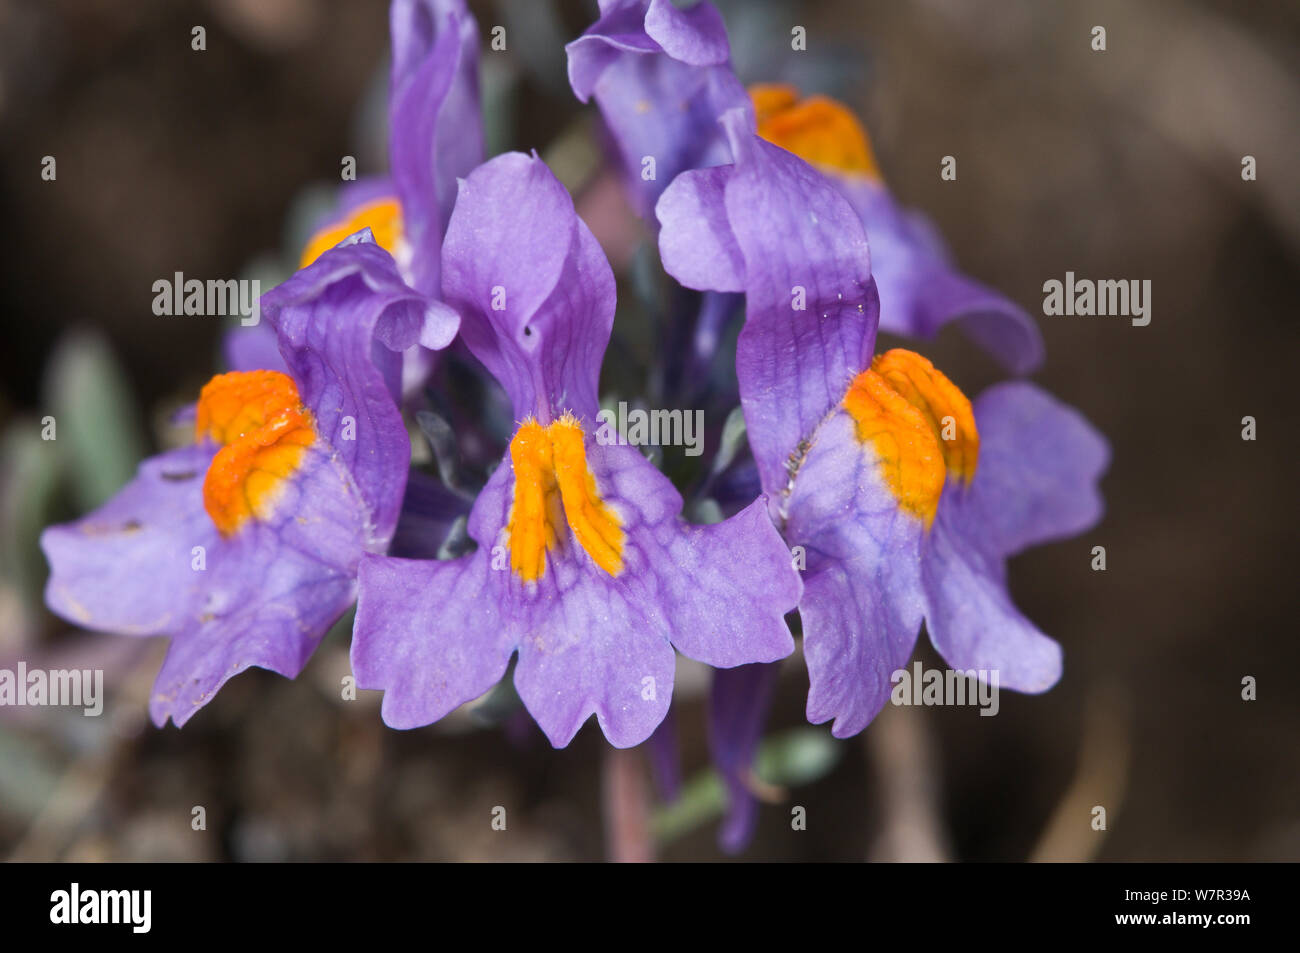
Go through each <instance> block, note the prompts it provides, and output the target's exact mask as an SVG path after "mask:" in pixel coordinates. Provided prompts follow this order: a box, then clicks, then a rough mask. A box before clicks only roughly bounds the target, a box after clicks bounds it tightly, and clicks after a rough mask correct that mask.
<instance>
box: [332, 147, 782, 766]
mask: <svg viewBox="0 0 1300 953" xmlns="http://www.w3.org/2000/svg"><path fill="white" fill-rule="evenodd" d="M443 254H444V272H443V293H444V296H445V299H446V300H447V302H448V303H449V304H451V305H452V306H453V307H454V308H456V309H457V310H458V311H459V312H460V313H461V315H462V317H463V322H464V323H463V325H462V329H461V330H462V335H463V337H464V340H465V342H466V344H467V345H468V347H469V348H470V350H471V351H472V352H473V353H474V355H475V356H476V357H477V358H478V359H479V360H480V361H482V363H483V364H484V366H485V367H487V369H488V370H489V371H490V372H491V373H492V374H493V375H494V376H495V377H496V378H497V379H498V380H499V381H500V382H501V384H502V386H503V387H504V388H505V390H506V392H507V393H508V394H509V396H510V399H511V402H512V404H513V407H514V413H515V416H516V420H517V426H516V430H515V432H514V435H513V437H512V439H511V441H510V446H509V450H508V452H507V454H506V457H505V459H504V460H503V462H502V465H501V466H499V467H498V468H497V469H496V470H495V472H494V473H493V474H492V476H491V478H490V479H489V481H488V483H487V485H486V487H485V488H484V489H483V491H482V492H481V493H480V494H479V496H478V499H477V500H476V501H475V504H474V507H473V510H472V512H471V514H470V518H469V534H470V536H471V537H472V538H473V539H474V541H475V542H476V543H477V544H478V549H477V550H476V551H475V552H473V553H472V554H469V555H466V556H463V557H461V558H459V559H453V560H445V561H436V560H410V559H394V558H386V557H382V556H368V557H366V558H365V559H363V560H362V564H361V592H360V597H359V601H358V607H357V618H356V626H355V629H354V635H353V643H352V664H353V670H354V671H355V673H356V675H357V683H358V685H359V686H360V687H362V688H377V689H383V690H384V692H385V696H384V701H383V709H382V712H383V718H384V721H385V722H386V723H387V724H389V725H390V726H392V727H395V728H411V727H415V726H419V725H425V724H428V723H430V722H433V721H436V720H437V719H439V718H441V717H443V716H444V715H446V714H447V713H448V712H450V711H451V710H452V709H454V708H456V707H457V706H459V705H461V704H463V703H465V702H467V701H470V700H472V699H474V698H477V697H478V696H480V695H482V694H483V693H485V692H486V691H487V690H488V689H489V688H491V687H492V686H493V685H494V684H495V683H496V682H497V681H499V680H500V679H501V677H502V676H503V675H504V674H505V672H506V670H507V666H508V665H509V663H510V660H511V657H512V656H514V655H516V653H517V655H518V661H517V664H516V666H515V669H514V685H515V688H516V689H517V691H518V693H519V696H520V698H521V699H522V701H523V703H524V705H525V706H526V707H527V709H528V711H529V712H530V713H531V714H532V716H533V718H534V719H535V720H536V721H537V723H538V725H539V726H540V727H541V729H542V731H543V732H544V733H545V734H546V735H547V737H548V738H549V739H550V740H551V743H552V744H554V745H555V746H556V747H563V746H564V745H567V744H568V743H569V741H570V740H571V739H572V738H573V736H574V735H575V734H576V732H577V731H578V729H579V728H580V727H581V726H582V724H583V722H584V721H586V719H587V718H588V717H589V716H590V715H591V714H593V713H594V714H595V715H596V718H597V720H598V722H599V724H600V727H601V730H602V731H603V732H604V734H605V736H606V737H607V738H608V739H609V741H610V742H611V743H612V744H613V745H615V746H617V747H628V746H631V745H636V744H639V743H641V742H642V741H644V740H646V738H648V737H649V736H650V734H651V733H652V732H653V731H654V729H655V727H656V726H657V725H659V724H660V722H661V721H663V719H664V716H665V713H666V712H667V710H668V706H669V701H670V699H671V695H672V685H673V672H674V664H675V657H674V652H673V649H674V647H676V648H677V649H678V650H679V651H681V652H682V653H683V654H685V655H688V656H690V657H692V658H695V659H699V660H701V661H703V662H706V663H708V664H710V665H714V666H720V667H726V666H733V665H740V664H743V663H747V662H758V661H773V660H775V659H778V658H782V657H784V656H786V655H788V654H789V653H790V652H791V651H792V649H793V645H794V643H793V640H792V639H791V636H790V633H789V630H788V629H787V628H786V625H785V622H784V619H783V616H784V613H785V612H786V611H788V610H789V609H791V608H792V607H793V606H794V604H795V602H796V601H797V600H798V596H799V588H800V587H799V580H798V576H797V573H795V572H794V570H793V569H792V567H791V560H790V554H789V552H788V551H787V549H786V547H785V545H784V543H782V541H781V539H780V536H779V535H778V534H777V532H776V530H775V528H774V527H773V526H772V524H771V521H770V520H769V518H768V515H767V510H766V504H765V503H764V501H762V500H757V501H755V502H754V503H753V504H752V505H750V506H749V507H748V508H746V509H745V510H743V511H742V512H740V513H739V514H737V515H736V516H734V517H732V518H731V519H729V520H726V521H725V522H721V523H717V524H714V525H710V526H692V525H688V524H687V523H685V522H684V521H682V520H681V518H680V516H679V514H680V511H681V508H682V499H681V496H680V495H679V494H678V492H677V490H676V489H675V488H674V487H673V486H672V484H671V483H670V482H669V480H668V479H667V478H666V477H665V476H664V475H663V474H661V473H660V472H659V471H658V470H656V469H655V468H654V466H653V465H651V464H650V463H649V461H647V460H646V459H645V457H643V456H642V455H641V453H640V451H638V450H637V449H636V448H635V447H632V446H627V445H623V446H620V445H618V443H617V441H616V440H614V441H608V442H607V441H605V440H598V439H597V430H596V421H597V413H598V410H599V405H598V403H597V378H598V375H599V371H600V365H601V361H602V359H603V356H604V352H605V347H606V344H607V342H608V340H609V335H610V329H611V327H612V323H613V317H614V304H615V289H614V276H613V273H612V272H611V271H610V268H609V264H608V263H607V261H606V260H605V256H604V254H603V253H602V251H601V249H600V247H599V245H598V244H597V243H596V240H595V238H594V237H593V236H592V234H591V232H590V231H589V230H588V229H587V226H586V225H585V224H584V223H583V222H582V221H581V220H580V219H579V218H578V217H577V215H576V213H575V212H574V208H573V202H572V200H571V199H570V198H569V195H568V193H567V192H566V191H565V190H564V187H563V186H562V185H561V184H560V183H559V182H558V181H557V180H556V179H555V177H554V176H553V175H552V174H551V172H550V170H549V169H547V167H546V166H545V164H543V163H542V162H541V161H540V160H539V159H537V158H536V157H532V158H530V157H528V156H525V155H522V154H519V153H510V154H506V155H503V156H499V157H497V158H495V159H493V160H491V161H490V162H488V163H486V164H485V165H483V166H481V167H480V168H479V169H478V170H476V171H475V172H474V173H473V174H471V175H470V176H469V177H468V178H467V179H466V180H464V182H463V183H462V184H461V191H460V197H459V199H458V201H457V204H456V208H455V211H454V212H453V214H452V218H451V224H450V226H449V228H448V231H447V238H446V242H445V244H444V249H443Z"/></svg>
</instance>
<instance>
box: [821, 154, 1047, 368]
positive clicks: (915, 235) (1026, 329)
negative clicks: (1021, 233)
mask: <svg viewBox="0 0 1300 953" xmlns="http://www.w3.org/2000/svg"><path fill="white" fill-rule="evenodd" d="M831 178H832V180H833V181H835V182H836V183H837V184H838V185H839V186H840V188H841V190H842V191H843V192H844V194H845V195H846V196H847V197H848V199H849V201H850V202H851V203H852V204H853V206H854V208H855V209H856V210H857V212H858V214H859V215H860V216H861V218H862V222H863V224H864V225H865V226H866V229H867V238H868V240H869V241H870V244H871V261H872V275H873V277H874V278H875V279H876V285H877V287H878V289H879V291H880V329H881V330H882V331H888V332H890V333H891V334H898V335H902V336H904V337H910V338H922V339H925V340H930V339H932V338H934V337H935V336H936V335H937V334H938V333H939V331H940V330H941V329H942V328H943V326H944V325H946V324H947V323H948V322H950V321H958V322H960V323H959V327H961V329H962V331H963V332H965V334H966V335H967V336H969V337H970V338H972V339H973V340H974V341H975V342H976V343H978V344H979V345H980V346H981V347H983V348H984V349H985V350H987V351H988V352H989V353H991V354H992V355H993V356H994V357H996V358H997V359H998V360H999V361H1001V362H1002V363H1003V364H1004V365H1005V366H1006V367H1007V368H1009V369H1010V370H1011V371H1012V372H1013V373H1016V374H1028V373H1030V372H1031V371H1033V370H1035V369H1036V368H1037V367H1038V366H1039V365H1040V364H1042V362H1043V353H1044V349H1043V338H1042V335H1041V334H1040V333H1039V331H1038V326H1037V325H1036V324H1035V323H1034V320H1033V318H1031V317H1030V316H1029V315H1028V314H1027V313H1026V312H1025V310H1024V309H1023V308H1021V307H1019V306H1018V305H1016V304H1015V303H1014V302H1012V301H1010V300H1008V299H1007V298H1006V297H1004V296H1003V295H1001V294H999V293H998V292H996V291H994V290H993V289H991V288H987V287H985V286H984V285H981V284H980V283H979V282H977V281H974V280H972V279H970V278H967V277H966V276H965V275H963V274H962V273H961V272H959V271H958V270H957V269H956V268H954V267H953V265H952V264H951V262H950V260H949V256H948V251H947V248H946V247H945V246H944V243H943V239H942V238H940V237H939V233H938V231H937V230H936V229H935V228H934V226H933V225H931V224H930V222H929V221H928V220H927V219H926V218H925V217H924V216H922V215H920V214H918V213H915V212H910V211H908V210H907V209H905V208H903V207H902V206H901V205H900V204H899V203H898V202H897V201H896V200H895V199H894V197H893V196H892V195H891V194H890V193H889V190H888V189H886V188H885V187H884V186H883V185H881V184H880V183H878V182H873V181H870V180H867V179H862V178H856V179H852V180H850V179H847V178H844V177H841V176H831Z"/></svg>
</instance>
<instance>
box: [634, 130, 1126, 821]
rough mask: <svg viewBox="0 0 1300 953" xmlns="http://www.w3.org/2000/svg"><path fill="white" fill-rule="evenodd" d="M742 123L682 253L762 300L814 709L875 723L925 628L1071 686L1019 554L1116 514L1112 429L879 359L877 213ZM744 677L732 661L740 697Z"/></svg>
mask: <svg viewBox="0 0 1300 953" xmlns="http://www.w3.org/2000/svg"><path fill="white" fill-rule="evenodd" d="M723 125H724V128H725V129H726V132H727V135H728V138H729V141H730V144H731V149H732V153H733V155H735V156H736V162H735V164H734V165H731V166H723V167H718V168H711V169H704V170H698V171H692V172H687V173H684V174H683V175H681V176H680V177H679V178H678V179H677V180H676V181H674V182H673V184H672V185H671V186H670V187H669V188H668V190H667V191H666V192H665V193H664V195H663V196H662V198H661V199H660V201H659V204H658V207H657V210H656V213H657V215H658V218H659V221H660V225H661V228H662V231H661V234H660V249H661V253H662V256H663V260H664V266H665V268H666V269H667V270H668V271H669V273H670V274H672V275H674V276H675V277H676V278H677V279H678V280H679V281H681V282H682V283H683V284H685V285H686V286H688V287H692V288H697V289H712V290H719V291H743V292H744V293H745V296H746V321H745V326H744V329H743V330H742V332H741V334H740V338H739V343H738V351H737V360H736V371H737V376H738V378H739V384H740V394H741V404H742V407H743V408H744V412H745V418H746V423H747V426H748V433H749V440H750V445H751V447H752V450H753V453H754V457H755V461H756V464H757V467H758V472H759V476H760V479H761V482H762V486H763V489H764V492H765V493H766V494H767V496H768V498H769V500H770V501H771V506H772V515H773V518H774V520H775V521H776V523H777V525H778V526H779V527H780V529H781V532H782V534H783V536H784V537H785V539H786V541H787V542H788V543H789V544H790V545H791V546H792V547H796V550H795V551H796V552H797V553H798V552H802V553H803V554H805V556H806V568H805V570H804V572H803V580H804V591H803V595H802V598H801V599H800V602H799V614H800V617H801V619H802V622H803V633H804V654H805V657H806V660H807V663H808V673H809V681H810V689H809V695H808V705H807V715H808V719H809V721H811V722H814V723H818V722H823V721H827V720H830V719H834V725H833V728H832V731H833V733H834V734H835V735H836V736H837V737H847V736H850V735H853V734H856V733H857V732H859V731H861V730H862V729H863V728H864V727H865V726H866V725H867V723H868V722H870V721H871V719H872V718H873V717H874V716H875V715H876V713H877V712H878V711H879V710H880V708H881V707H882V706H883V705H884V703H885V701H886V699H887V698H888V697H889V694H890V677H891V674H892V673H893V672H894V671H896V670H898V669H900V668H902V667H903V666H904V665H905V664H906V662H907V660H908V659H909V658H910V656H911V654H912V651H913V648H914V646H915V643H916V639H917V635H918V631H919V629H920V627H921V623H922V621H925V623H926V627H927V630H928V631H929V633H930V638H931V641H932V642H933V643H934V645H935V648H936V649H938V651H939V653H940V654H941V655H942V656H943V657H944V658H945V659H946V660H947V661H948V663H949V664H951V665H952V666H953V667H954V668H957V669H961V670H975V671H991V670H996V671H997V672H998V673H999V678H1000V683H1001V685H1002V686H1003V687H1007V688H1012V689H1015V690H1019V691H1026V692H1038V691H1043V690H1045V689H1047V688H1050V687H1051V686H1052V685H1053V684H1054V683H1055V682H1056V681H1057V679H1058V678H1059V677H1060V673H1061V651H1060V647H1059V646H1058V645H1057V644H1056V643H1055V642H1053V641H1052V640H1051V639H1050V638H1048V637H1047V636H1046V635H1044V634H1043V633H1042V632H1040V631H1039V630H1038V629H1037V627H1036V626H1034V624H1033V623H1032V622H1030V621H1029V620H1028V619H1026V618H1025V617H1024V616H1023V615H1022V614H1021V613H1020V612H1019V611H1018V610H1017V609H1016V608H1015V606H1014V605H1013V604H1012V602H1011V599H1010V596H1009V595H1008V592H1007V588H1006V559H1007V557H1009V556H1011V555H1013V554H1015V553H1017V552H1020V551H1021V550H1023V549H1025V548H1027V547H1029V546H1031V545H1034V544H1036V543H1041V542H1045V541H1048V540H1052V539H1059V538H1063V537H1066V536H1070V535H1073V534H1075V533H1078V532H1080V531H1082V530H1084V529H1086V528H1088V527H1089V526H1091V525H1093V524H1094V523H1095V522H1096V521H1097V519H1098V518H1099V517H1100V515H1101V508H1102V507H1101V501H1100V498H1099V496H1098V493H1097V488H1096V483H1097V480H1098V478H1099V477H1100V475H1101V473H1102V472H1103V471H1104V470H1105V468H1106V464H1107V459H1108V450H1107V447H1106V444H1105V442H1104V440H1103V439H1102V438H1101V437H1100V436H1099V435H1098V434H1097V433H1096V432H1095V431H1094V430H1093V428H1092V427H1090V426H1089V425H1088V424H1087V422H1086V421H1084V420H1083V418H1082V417H1080V416H1079V415H1078V414H1077V413H1076V412H1075V411H1073V410H1071V409H1069V408H1068V407H1065V406H1064V405H1062V404H1060V403H1059V402H1057V401H1056V400H1054V399H1053V398H1051V397H1049V396H1048V395H1046V394H1045V393H1043V392H1042V391H1041V390H1039V389H1038V388H1036V387H1034V386H1033V385H1031V384H1027V383H1006V384H1001V385H998V386H995V387H993V388H991V389H989V390H988V391H986V392H985V393H984V394H983V395H981V396H980V397H979V398H978V399H977V400H976V401H975V402H974V403H973V404H972V403H971V402H970V401H968V400H967V399H966V397H965V396H964V395H963V394H962V393H961V391H960V390H959V389H958V388H957V387H956V386H955V385H954V384H953V383H952V382H951V381H949V380H948V379H947V378H946V377H945V376H944V375H943V374H942V373H940V372H939V371H938V370H937V369H935V368H934V367H933V366H932V365H931V364H930V363H929V362H928V361H926V360H925V359H924V358H922V357H921V356H920V355H917V354H914V353H912V352H910V351H902V350H895V351H890V352H887V353H885V354H882V355H878V356H876V357H875V358H874V359H873V357H872V352H873V349H874V345H875V335H876V328H877V315H878V309H879V307H880V305H879V302H878V298H877V294H876V289H875V283H874V280H873V277H872V271H871V258H870V256H869V255H868V251H867V235H866V233H865V232H864V230H863V227H862V223H861V221H860V220H859V218H858V216H857V214H856V212H855V210H854V209H853V208H852V207H851V206H850V204H849V203H848V201H847V200H846V199H845V198H844V197H843V195H842V194H841V193H840V191H839V190H838V189H837V188H836V187H835V186H834V185H832V184H831V182H830V181H829V180H828V179H827V178H826V177H825V176H823V175H822V174H820V173H819V172H818V171H816V170H815V169H813V168H812V167H811V166H809V165H808V164H807V163H805V162H804V161H803V160H801V159H799V158H797V157H796V156H794V155H793V154H791V153H790V152H787V151H785V150H783V149H780V148H778V147H776V146H774V145H772V144H771V143H769V142H767V141H765V140H763V139H761V138H759V137H758V136H757V135H755V134H754V133H753V132H752V127H751V126H750V122H749V117H748V116H747V115H746V114H745V113H744V112H743V111H739V110H737V111H733V112H731V113H728V114H727V115H726V116H725V117H724V118H723ZM743 674H744V673H743V672H738V673H734V674H733V673H727V674H721V673H720V677H719V684H718V691H719V693H721V694H722V695H724V696H725V693H726V692H727V691H729V690H731V688H730V686H729V685H728V681H727V679H728V676H730V677H731V678H733V679H743ZM737 686H738V687H739V689H740V690H743V691H752V690H753V688H752V686H750V685H748V684H747V683H741V682H738V683H737ZM734 709H735V705H734V704H733V703H732V702H730V701H728V700H727V699H726V698H725V697H722V698H720V699H718V700H717V702H716V704H715V713H716V716H717V721H716V723H715V738H717V737H718V736H719V735H721V736H723V737H722V739H721V742H720V747H721V748H722V749H726V750H725V751H724V755H725V760H726V762H727V763H730V764H733V765H734V764H741V763H744V764H747V758H745V757H739V756H738V755H737V751H736V750H734V746H735V745H737V744H738V745H740V747H742V748H744V747H748V748H749V749H750V750H749V752H748V757H751V758H752V744H753V743H754V741H755V740H756V737H757V735H756V732H753V731H752V730H748V729H746V728H745V725H744V719H743V718H742V719H737V718H736V717H735V716H734ZM727 725H731V728H730V729H727V727H726V726H727ZM736 739H739V741H736ZM729 745H730V746H732V748H728V746H729ZM734 793H735V788H734V787H733V794H734ZM741 835H742V836H743V832H741Z"/></svg>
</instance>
